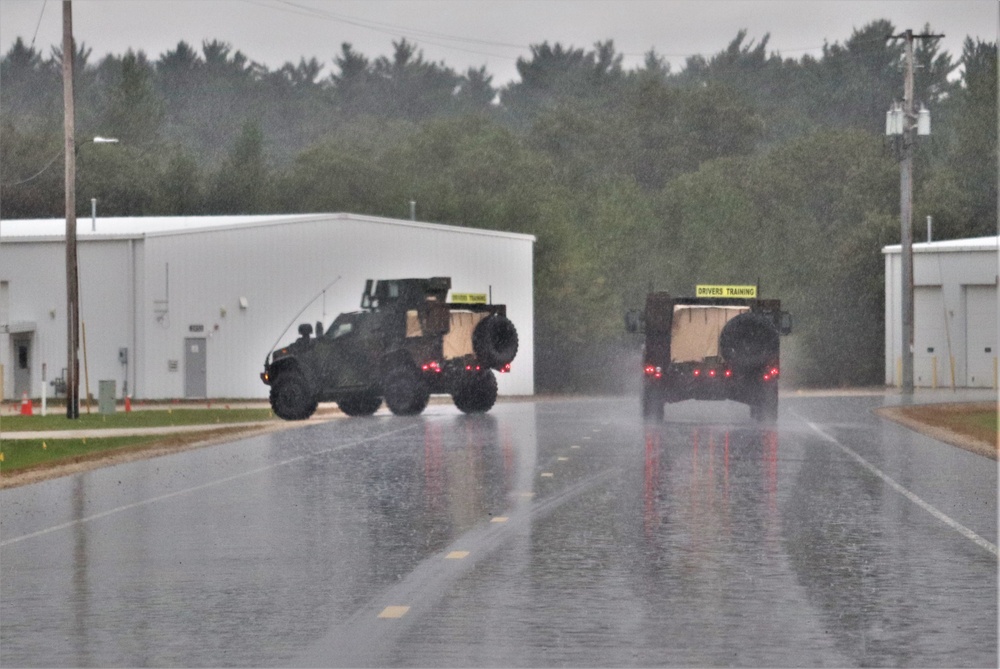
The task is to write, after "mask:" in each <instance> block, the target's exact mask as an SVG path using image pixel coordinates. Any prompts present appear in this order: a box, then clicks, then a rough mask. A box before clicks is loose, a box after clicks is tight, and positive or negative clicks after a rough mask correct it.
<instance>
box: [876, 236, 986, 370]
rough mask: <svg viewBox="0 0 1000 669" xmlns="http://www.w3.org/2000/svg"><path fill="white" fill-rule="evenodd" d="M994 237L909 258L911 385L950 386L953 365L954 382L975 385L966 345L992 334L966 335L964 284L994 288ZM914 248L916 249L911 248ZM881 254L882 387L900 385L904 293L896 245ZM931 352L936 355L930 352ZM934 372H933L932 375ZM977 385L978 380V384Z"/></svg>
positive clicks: (933, 246)
mask: <svg viewBox="0 0 1000 669" xmlns="http://www.w3.org/2000/svg"><path fill="white" fill-rule="evenodd" d="M997 239H998V238H996V237H991V238H983V239H971V240H950V241H947V242H932V243H930V244H923V245H920V246H922V247H923V248H922V249H920V252H919V253H918V252H916V249H915V252H914V254H913V283H914V318H913V327H914V349H915V350H914V383H915V385H918V386H920V385H934V384H935V382H936V383H937V385H938V386H949V385H951V364H952V360H953V361H954V367H955V383H956V385H958V386H964V385H973V383H972V382H971V381H970V379H971V375H970V374H969V372H968V369H967V359H968V352H967V350H966V348H967V341H968V340H969V339H970V338H971V339H972V340H974V341H992V340H994V339H995V338H996V333H995V332H987V333H981V335H976V334H975V333H969V332H967V328H968V327H969V324H970V323H971V324H973V325H975V324H977V323H979V322H980V321H978V320H977V319H975V318H974V317H973V318H971V319H970V318H969V314H968V305H967V304H966V289H967V287H968V286H994V287H995V286H996V285H997V278H998V277H997V274H998V270H997V260H998V250H997V246H996V242H997ZM914 246H915V247H916V246H918V245H914ZM882 252H883V254H884V255H885V286H886V288H885V338H886V341H885V383H886V385H892V386H899V385H900V383H901V379H900V376H899V375H900V369H899V365H900V360H901V357H902V351H903V344H902V341H901V340H902V321H901V319H902V315H901V311H902V289H901V287H900V283H899V281H900V266H901V255H900V247H899V246H898V245H897V246H889V247H885V248H883V249H882ZM929 348H933V349H934V351H933V352H931V351H928V349H929ZM935 371H936V373H935ZM977 383H978V381H977Z"/></svg>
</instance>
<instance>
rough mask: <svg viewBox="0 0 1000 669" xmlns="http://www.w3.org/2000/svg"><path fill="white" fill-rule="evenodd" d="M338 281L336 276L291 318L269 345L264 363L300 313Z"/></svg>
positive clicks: (338, 277)
mask: <svg viewBox="0 0 1000 669" xmlns="http://www.w3.org/2000/svg"><path fill="white" fill-rule="evenodd" d="M338 281H340V276H339V275H338V276H337V278H336V279H334V280H333V281H331V282H330V283H328V284H326V288H324V289H323V290H321V291H319V292H318V293H316V297H314V298H312V299H311V300H309V301H308V302H306V304H305V306H304V307H302V308H301V309H299V313H297V314H295V317H294V318H292V320H291V321H289V322H288V325H286V326H285V329H284V330H282V331H281V334H280V335H278V338H277V339H276V340H275V341H274V344H272V345H271V350H270V351H268V352H267V355H266V356H265V357H264V362H267V361H268V359H270V357H271V354H272V353H274V349H275V348H276V347H277V346H278V342H279V341H281V338H282V337H284V336H285V333H286V332H288V328H290V327H292V323H294V322H295V321H297V320H299V316H301V315H302V312H303V311H305V310H306V309H308V308H309V305H310V304H312V303H313V302H315V301H316V300H317V299H319V297H320V296H322V295H326V291H327V290H328V289H329V288H330V286H332V285H333V284H335V283H337V282H338Z"/></svg>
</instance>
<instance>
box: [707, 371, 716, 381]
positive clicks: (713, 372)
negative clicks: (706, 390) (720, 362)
mask: <svg viewBox="0 0 1000 669" xmlns="http://www.w3.org/2000/svg"><path fill="white" fill-rule="evenodd" d="M708 375H709V376H711V377H712V378H713V379H714V378H715V370H714V369H710V370H708Z"/></svg>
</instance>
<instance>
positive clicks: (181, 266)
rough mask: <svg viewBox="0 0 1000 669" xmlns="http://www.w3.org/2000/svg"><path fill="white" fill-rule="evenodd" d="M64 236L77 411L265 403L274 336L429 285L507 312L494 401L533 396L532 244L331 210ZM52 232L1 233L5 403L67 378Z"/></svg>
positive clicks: (167, 222) (60, 270) (21, 229)
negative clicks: (107, 399) (508, 341)
mask: <svg viewBox="0 0 1000 669" xmlns="http://www.w3.org/2000/svg"><path fill="white" fill-rule="evenodd" d="M77 229H78V233H77V239H78V245H77V248H78V257H79V272H78V273H79V281H80V307H79V308H80V322H81V335H82V339H83V341H82V345H83V348H82V350H81V351H80V366H81V369H80V379H81V384H80V388H81V391H80V397H81V398H85V397H86V393H87V392H88V387H89V392H90V393H91V394H93V395H94V396H95V397H97V395H98V383H99V381H100V380H115V381H116V395H117V396H118V397H122V396H124V394H126V393H127V394H129V395H131V396H132V397H133V398H145V399H168V398H171V399H172V398H264V397H267V391H268V388H267V386H265V385H264V384H263V383H262V382H261V380H260V377H259V374H260V372H261V371H262V369H263V363H264V357H265V356H266V355H267V354H268V352H269V351H270V350H271V349H272V347H273V346H274V344H275V343H276V340H278V339H279V335H281V333H282V331H283V330H285V328H286V327H288V326H289V325H291V327H289V328H288V331H287V332H286V333H285V334H284V335H283V336H281V337H280V343H287V342H290V341H292V340H293V339H294V338H295V337H296V336H297V333H296V329H297V325H298V323H303V322H309V323H315V322H316V321H323V322H324V324H325V325H329V323H330V321H331V320H332V319H333V318H334V317H336V315H337V314H339V313H341V312H344V311H355V310H357V309H358V308H359V305H360V301H361V293H362V291H363V289H364V283H365V280H366V279H369V278H370V279H394V278H410V277H430V276H450V277H451V278H452V289H453V291H454V292H461V293H486V294H488V295H490V296H491V299H492V301H493V302H495V303H500V304H506V305H507V315H508V317H509V318H510V319H511V321H513V322H514V325H515V326H516V327H517V330H518V335H519V340H520V348H519V352H518V355H517V359H516V360H515V361H514V364H513V365H512V369H511V372H510V373H508V374H498V375H497V376H498V382H499V392H500V394H502V395H531V394H533V393H534V341H533V332H534V320H533V314H534V310H533V300H532V294H533V279H532V263H533V251H534V241H535V238H534V237H533V236H531V235H524V234H514V233H507V232H496V231H490V230H479V229H472V228H461V227H455V226H448V225H438V224H431V223H419V222H413V221H406V220H396V219H387V218H376V217H371V216H359V215H354V214H343V213H341V214H305V215H289V216H224V217H219V216H212V217H172V218H106V219H101V218H98V219H96V220H92V219H90V218H80V219H78V221H77ZM65 230H66V222H65V220H64V219H52V220H9V221H0V364H2V365H3V367H2V369H3V373H2V384H0V387H2V389H3V393H2V394H3V397H4V398H5V399H19V398H21V397H22V393H28V396H29V397H32V398H39V397H40V396H41V394H42V392H43V387H45V388H46V394H47V396H48V397H52V396H53V388H52V386H51V381H52V380H53V379H54V378H56V377H59V376H61V375H62V374H63V370H64V369H65V367H66V364H67V358H68V353H67V338H66V330H67V322H68V319H67V316H66V308H67V300H66V270H65V268H66V246H65ZM338 277H339V279H338ZM331 284H332V285H331ZM307 305H308V306H307ZM301 309H304V310H303V311H302V313H301V315H298V316H296V314H298V313H299V311H300V310H301ZM43 374H44V375H45V377H46V379H47V382H48V384H47V385H46V384H44V383H43ZM126 384H127V386H126Z"/></svg>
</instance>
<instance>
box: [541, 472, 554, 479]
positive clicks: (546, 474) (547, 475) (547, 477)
mask: <svg viewBox="0 0 1000 669" xmlns="http://www.w3.org/2000/svg"><path fill="white" fill-rule="evenodd" d="M553 476H555V474H553V473H552V472H542V478H543V479H550V478H552V477H553Z"/></svg>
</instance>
